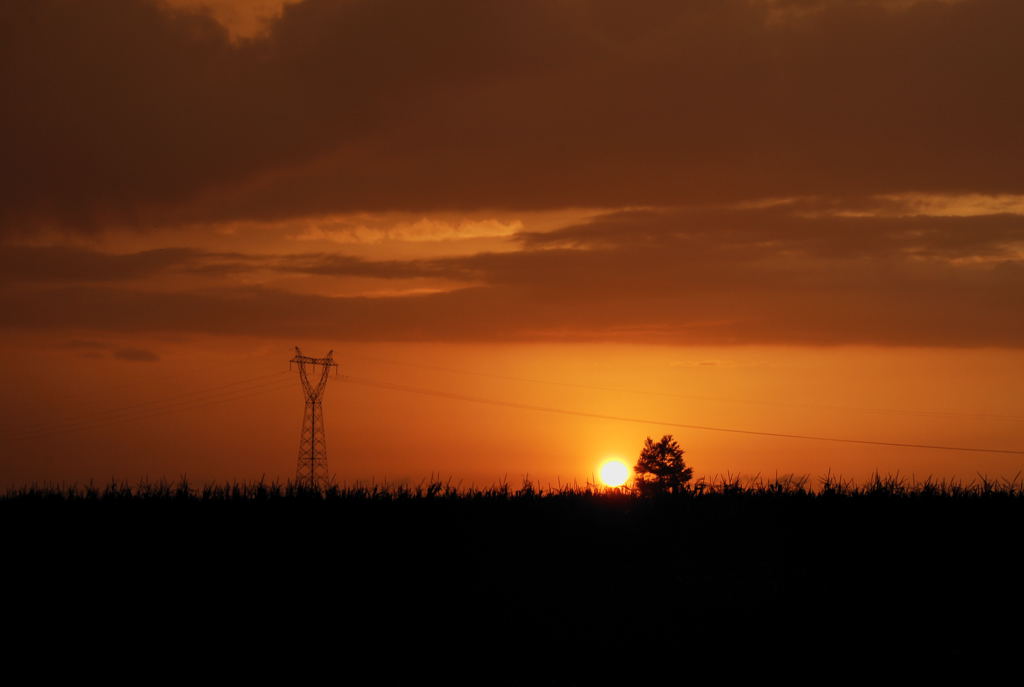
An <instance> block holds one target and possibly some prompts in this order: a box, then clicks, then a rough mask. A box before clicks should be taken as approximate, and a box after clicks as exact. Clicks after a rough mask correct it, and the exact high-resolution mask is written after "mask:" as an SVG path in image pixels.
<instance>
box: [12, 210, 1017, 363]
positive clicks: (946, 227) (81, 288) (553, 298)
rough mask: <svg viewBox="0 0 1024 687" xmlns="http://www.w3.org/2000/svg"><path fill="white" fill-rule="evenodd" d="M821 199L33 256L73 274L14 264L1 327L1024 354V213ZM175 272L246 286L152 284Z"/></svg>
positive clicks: (15, 251)
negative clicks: (422, 286)
mask: <svg viewBox="0 0 1024 687" xmlns="http://www.w3.org/2000/svg"><path fill="white" fill-rule="evenodd" d="M817 209H819V206H818V204H816V203H790V204H784V205H774V206H769V207H756V208H748V209H744V210H740V209H736V208H717V209H715V208H707V207H705V208H702V209H698V208H692V207H688V208H677V209H660V210H632V211H622V212H616V213H609V214H607V215H604V216H602V217H599V218H597V219H596V220H594V221H593V222H591V223H587V224H583V225H574V226H569V227H565V228H563V229H560V230H556V231H551V232H546V233H541V234H530V233H521V234H519V235H517V237H516V240H517V242H518V244H519V249H518V250H514V251H507V252H502V253H479V254H474V255H465V256H459V257H447V258H430V259H411V260H383V261H368V260H365V259H361V258H357V257H354V256H350V255H339V254H336V253H288V254H280V255H246V254H223V253H204V252H201V251H195V250H184V249H183V250H167V251H160V252H156V251H147V252H140V253H134V254H125V255H119V256H110V255H105V254H100V253H97V252H95V251H93V250H89V249H58V248H53V249H42V248H40V249H33V250H34V251H35V252H36V254H45V253H46V252H47V251H49V252H51V253H52V258H51V259H52V262H53V264H54V265H59V264H62V263H61V262H59V261H58V258H59V260H60V261H63V262H64V263H67V264H68V265H71V266H73V267H72V268H68V269H63V270H61V269H53V270H50V271H48V272H46V273H45V274H25V273H21V276H20V281H16V282H14V284H12V286H13V287H16V288H11V289H8V290H7V291H0V326H6V327H15V328H33V329H37V328H43V329H49V328H52V329H60V328H71V329H73V330H81V329H98V330H103V331H117V332H194V333H214V334H227V335H259V336H283V337H291V336H315V337H317V338H323V339H335V340H352V341H380V340H398V341H408V340H414V341H421V340H428V341H538V340H547V341H550V340H557V341H644V342H663V343H679V344H735V343H798V344H845V343H858V344H879V345H954V346H977V345H999V346H1014V347H1016V346H1021V345H1024V317H1022V314H1024V313H1022V306H1021V302H1020V298H1019V294H1021V293H1024V262H1022V260H1021V255H1022V249H1024V217H1022V216H1019V215H991V216H981V217H924V216H907V217H897V216H874V217H869V216H859V217H848V216H841V215H838V216H837V215H835V214H831V215H824V216H822V215H815V214H814V213H812V212H811V210H817ZM5 250H7V254H5V252H4V251H3V250H0V260H2V261H3V262H5V263H7V264H14V263H16V262H17V261H18V260H22V261H24V258H23V257H21V256H23V255H24V253H25V249H24V248H21V247H14V248H10V249H5ZM12 255H13V257H11V256H12ZM83 266H90V267H88V268H86V267H83ZM97 266H99V267H97ZM101 267H102V269H103V270H106V271H105V272H104V273H102V274H101V269H100V268H101ZM168 273H175V274H178V275H197V274H201V275H214V276H217V275H220V276H227V275H236V276H241V277H244V279H243V280H242V281H239V282H230V283H229V282H227V281H223V282H218V283H217V284H216V285H215V286H212V287H210V286H205V287H202V288H200V287H197V286H191V287H181V288H176V289H167V288H159V289H156V288H145V284H146V283H147V280H151V279H155V278H156V277H158V276H161V275H166V274H168ZM11 274H12V275H15V274H16V273H15V272H12V273H11ZM268 274H269V275H300V276H301V275H305V276H307V277H315V278H318V279H328V280H330V279H339V280H342V279H346V278H362V279H369V280H376V281H379V282H385V283H386V282H390V281H401V280H415V279H432V280H438V281H441V282H444V283H446V284H448V285H449V286H448V287H446V288H445V289H444V290H442V291H441V292H439V293H430V294H415V295H404V296H395V297H385V298H366V297H351V296H349V297H345V296H341V297H327V296H323V295H316V294H312V293H308V292H305V293H303V292H297V291H293V290H286V289H283V288H280V287H275V286H269V285H267V282H266V281H264V282H261V281H260V280H259V279H257V275H268ZM11 278H12V279H14V278H15V276H12V277H11ZM126 280H134V282H133V283H132V284H131V285H130V286H123V285H121V283H122V282H125V281H126ZM69 283H71V285H68V284H69ZM140 284H141V285H142V288H140V287H139V286H138V285H140Z"/></svg>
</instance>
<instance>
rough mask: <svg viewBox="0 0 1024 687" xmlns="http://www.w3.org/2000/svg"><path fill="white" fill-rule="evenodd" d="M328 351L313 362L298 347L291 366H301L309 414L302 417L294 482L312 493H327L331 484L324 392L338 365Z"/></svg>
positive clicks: (300, 377) (300, 373)
mask: <svg viewBox="0 0 1024 687" xmlns="http://www.w3.org/2000/svg"><path fill="white" fill-rule="evenodd" d="M333 355H334V351H328V352H327V355H326V356H325V357H323V358H310V357H309V356H308V355H302V351H300V350H299V347H298V346H296V347H295V357H294V358H292V359H291V360H290V361H289V363H295V364H296V365H298V366H299V379H300V380H301V381H302V390H303V391H304V392H305V393H306V410H305V412H304V413H303V415H302V435H301V437H300V438H299V462H298V465H297V466H296V468H295V482H296V483H297V484H298V485H300V486H304V487H308V488H310V489H326V488H327V486H328V483H329V481H330V479H329V476H328V474H327V438H326V436H325V434H324V406H323V398H324V389H326V388H327V378H328V377H329V376H330V374H331V368H334V369H337V367H338V364H337V363H336V362H334V359H333V358H332V356H333ZM310 368H311V369H312V376H313V378H314V379H313V381H310V374H309V372H308V370H309V369H310ZM317 368H320V378H319V379H317V378H316V370H317Z"/></svg>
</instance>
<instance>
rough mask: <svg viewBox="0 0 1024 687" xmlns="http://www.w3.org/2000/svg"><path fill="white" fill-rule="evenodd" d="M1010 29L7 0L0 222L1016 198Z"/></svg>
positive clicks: (1004, 3) (1020, 148)
mask: <svg viewBox="0 0 1024 687" xmlns="http://www.w3.org/2000/svg"><path fill="white" fill-rule="evenodd" d="M904 4H906V3H901V5H904ZM793 7H796V8H798V9H801V11H799V12H793V11H789V10H791V9H792V8H793ZM808 7H810V8H812V9H815V10H816V11H803V10H806V9H808ZM780 8H782V9H783V10H786V11H783V12H781V14H780ZM780 17H781V18H780ZM1021 25H1024V3H1020V2H1019V1H1018V0H963V1H962V2H956V3H936V2H920V3H913V4H910V6H909V7H907V8H906V9H887V8H886V7H884V6H882V5H879V4H877V3H863V2H839V3H828V4H825V5H822V4H821V3H796V4H794V3H788V4H787V3H781V4H780V3H766V2H761V1H755V0H690V1H689V2H679V1H678V0H637V1H636V2H629V3H623V2H619V1H617V0H614V1H613V0H563V1H561V2H551V1H550V0H520V1H519V2H507V1H505V0H438V1H435V2H430V3H422V2H412V1H411V0H305V1H304V2H301V3H299V4H296V5H290V6H288V7H287V8H286V9H285V11H284V13H283V16H282V17H281V19H280V20H279V21H277V22H276V23H275V24H273V25H272V26H271V27H270V32H269V34H268V35H267V36H266V37H265V38H261V39H258V40H251V41H241V42H235V43H233V42H231V40H230V39H229V37H228V35H227V33H226V32H225V31H224V29H223V28H222V27H221V26H220V25H218V24H217V23H216V22H214V21H213V20H212V19H211V18H209V17H208V16H205V15H202V14H196V13H186V12H180V11H178V12H173V11H170V10H167V9H165V8H164V6H163V5H162V4H158V3H156V2H155V0H93V1H91V2H81V1H79V0H33V1H32V2H9V3H5V4H4V6H3V8H2V9H0V46H2V48H0V65H2V66H0V84H2V86H3V88H4V97H5V107H4V108H3V109H2V111H0V125H2V127H3V130H4V131H5V132H7V133H8V135H7V137H6V142H5V150H4V158H5V164H4V165H3V171H2V172H0V175H2V176H0V189H2V190H0V208H2V209H0V224H2V225H3V226H5V227H6V228H7V229H8V230H11V231H18V230H22V231H24V230H27V229H30V228H31V227H33V226H37V225H40V224H43V225H52V224H55V223H56V224H60V225H63V226H68V227H76V228H93V227H97V226H103V225H105V224H107V223H127V224H137V225H140V226H144V225H147V224H151V223H157V222H173V221H179V220H185V219H206V220H216V219H226V218H238V217H287V216H293V215H305V214H311V213H319V212H331V211H336V210H379V209H415V210H420V209H429V208H454V209H470V208H484V207H502V208H542V207H568V206H577V207H594V206H603V207H622V206H637V205H658V206H661V205H678V204H681V203H684V202H689V201H701V202H706V201H707V200H709V199H743V198H757V197H769V196H793V195H824V196H829V195H841V196H844V197H851V196H860V195H866V194H873V193H890V192H899V191H921V192H927V191H931V192H963V191H978V192H992V193H995V192H1005V193H1021V192H1024V176H1022V175H1021V174H1020V160H1021V159H1022V158H1024V128H1022V127H1021V126H1020V122H1021V121H1022V120H1024V90H1022V89H1019V88H1015V87H1014V84H1016V83H1017V82H1018V81H1019V74H1018V72H1019V68H1020V65H1021V64H1024V42H1022V41H1020V39H1019V27H1020V26H1021Z"/></svg>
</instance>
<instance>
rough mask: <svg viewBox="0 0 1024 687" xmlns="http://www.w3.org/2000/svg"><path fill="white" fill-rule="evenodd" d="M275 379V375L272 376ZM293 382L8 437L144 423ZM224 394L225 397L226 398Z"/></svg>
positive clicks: (21, 438) (26, 437) (36, 436)
mask: <svg viewBox="0 0 1024 687" xmlns="http://www.w3.org/2000/svg"><path fill="white" fill-rule="evenodd" d="M275 376H276V375H275ZM291 387H292V383H291V382H290V381H286V380H273V381H269V382H265V383H263V384H259V385H256V386H254V387H251V388H249V389H235V390H232V391H226V392H225V391H222V392H220V393H219V394H215V395H213V396H212V397H208V398H194V399H187V400H183V401H177V402H175V403H171V404H169V405H167V406H165V407H162V408H149V409H146V410H150V411H152V412H143V413H142V414H131V413H129V414H122V415H119V416H114V417H110V418H107V419H101V420H97V421H91V422H85V421H82V422H78V423H69V424H66V425H64V426H58V427H55V428H49V427H47V428H41V429H34V430H31V431H28V432H26V433H24V434H21V435H18V436H13V437H9V440H10V441H28V440H32V439H42V438H47V437H49V436H51V435H54V434H66V433H69V432H80V431H85V430H89V429H94V428H96V427H103V426H105V425H110V424H117V423H120V422H137V421H139V420H147V419H149V418H153V417H160V416H162V415H167V414H169V413H177V412H185V411H189V410H194V409H196V408H203V407H206V406H210V405H216V404H219V403H228V402H231V401H237V400H240V399H244V398H249V397H252V396H259V395H262V394H266V393H270V392H272V391H280V390H282V389H286V388H291ZM225 394H226V395H225Z"/></svg>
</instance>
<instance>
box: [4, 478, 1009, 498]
mask: <svg viewBox="0 0 1024 687" xmlns="http://www.w3.org/2000/svg"><path fill="white" fill-rule="evenodd" d="M723 496H736V497H744V498H758V497H780V496H781V497H792V498H799V499H833V498H837V497H842V498H849V499H863V498H871V499H911V500H920V499H933V498H942V499H972V500H973V499H986V498H999V499H1021V498H1024V479H1022V478H1021V475H1020V474H1018V475H1016V476H1014V477H1013V478H999V479H991V478H988V477H985V476H978V477H977V478H975V479H972V480H968V481H963V480H955V479H942V480H933V479H925V480H917V479H914V478H908V477H905V476H901V475H898V474H897V475H889V476H881V475H877V474H876V475H874V476H873V477H872V478H871V479H870V480H868V481H866V482H856V481H855V480H852V479H845V478H843V477H841V476H835V475H826V476H823V477H820V478H818V479H817V480H816V481H812V480H811V478H810V477H809V476H806V475H805V476H793V475H785V476H781V477H776V478H773V479H771V480H767V479H764V478H762V477H760V476H754V477H746V478H744V477H740V476H734V475H717V476H714V477H710V478H700V479H698V480H696V481H695V482H693V483H692V484H689V485H686V487H685V488H683V489H682V490H681V491H680V492H679V493H675V494H660V495H658V494H656V495H653V496H652V495H650V494H641V493H640V492H638V491H636V490H634V489H631V488H629V487H617V488H610V487H603V486H598V485H594V484H585V485H579V484H568V485H564V484H563V485H558V486H556V487H552V486H550V485H549V486H546V487H542V486H539V485H538V484H536V483H535V482H532V481H530V480H529V479H524V480H523V481H522V482H521V484H520V485H519V486H518V487H512V486H511V485H510V484H508V483H507V482H501V483H498V484H496V485H492V486H489V487H476V486H470V487H463V486H462V485H461V484H453V483H452V481H451V480H448V481H441V480H436V479H431V480H424V481H422V482H420V483H418V484H415V485H408V484H388V483H383V484H377V483H361V482H357V483H354V484H340V485H339V484H335V485H333V486H331V487H329V488H327V489H324V490H313V489H310V488H308V487H306V486H303V485H300V484H296V483H294V482H284V483H281V482H266V481H258V482H226V483H213V484H201V485H196V484H193V483H192V482H190V481H189V480H187V479H181V480H179V481H177V482H168V481H159V482H145V481H143V482H138V483H136V484H130V483H128V482H117V481H114V482H111V483H108V484H105V485H103V486H97V485H95V484H92V483H90V484H86V485H82V484H66V485H58V484H43V485H38V484H33V485H30V486H24V487H18V488H11V489H8V491H7V492H6V493H4V494H2V495H0V501H7V502H14V501H107V502H112V501H123V500H145V501H269V500H282V499H283V500H288V499H300V500H319V501H328V502H329V501H338V500H363V501H406V500H436V499H447V500H536V499H563V500H564V499H567V498H568V499H595V500H613V501H617V502H628V501H638V500H644V499H651V498H653V499H655V500H688V501H693V500H700V499H709V498H720V497H723Z"/></svg>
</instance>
